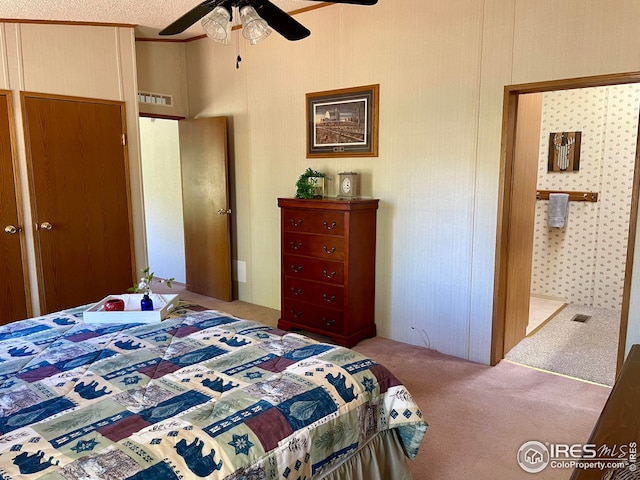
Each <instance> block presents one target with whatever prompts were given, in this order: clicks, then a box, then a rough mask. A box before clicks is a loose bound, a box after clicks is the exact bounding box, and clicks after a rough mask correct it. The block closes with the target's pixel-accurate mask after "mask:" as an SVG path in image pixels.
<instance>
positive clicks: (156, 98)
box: [138, 92, 173, 107]
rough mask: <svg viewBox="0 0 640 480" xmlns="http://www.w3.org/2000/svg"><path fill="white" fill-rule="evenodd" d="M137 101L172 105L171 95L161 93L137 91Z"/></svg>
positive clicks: (148, 103) (165, 105)
mask: <svg viewBox="0 0 640 480" xmlns="http://www.w3.org/2000/svg"><path fill="white" fill-rule="evenodd" d="M138 102H139V103H144V104H145V105H161V106H163V107H171V106H173V97H172V96H171V95H163V94H162V93H149V92H138Z"/></svg>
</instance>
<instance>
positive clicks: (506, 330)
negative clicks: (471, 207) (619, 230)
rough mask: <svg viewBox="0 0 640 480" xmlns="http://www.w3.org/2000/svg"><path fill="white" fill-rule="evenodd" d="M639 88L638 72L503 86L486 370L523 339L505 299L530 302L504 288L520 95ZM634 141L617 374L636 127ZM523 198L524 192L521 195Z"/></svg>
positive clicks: (626, 295) (625, 309) (628, 269)
mask: <svg viewBox="0 0 640 480" xmlns="http://www.w3.org/2000/svg"><path fill="white" fill-rule="evenodd" d="M628 83H640V72H631V73H620V74H611V75H599V76H593V77H578V78H572V79H565V80H553V81H548V82H537V83H528V84H519V85H508V86H506V87H505V88H504V102H503V113H502V143H501V152H500V183H499V191H498V222H497V233H496V261H495V276H494V297H493V321H492V338H491V365H496V364H497V363H498V362H499V361H500V360H502V359H503V358H504V355H505V353H506V351H507V350H506V345H505V339H510V340H508V341H509V344H510V343H512V342H513V341H514V339H516V338H518V337H520V336H522V338H524V336H523V335H522V333H523V332H521V331H520V328H519V323H518V321H517V320H516V321H512V320H511V317H510V315H511V314H512V312H511V309H510V307H508V302H507V299H508V298H514V297H520V298H525V299H526V301H527V302H528V301H529V292H513V291H510V289H511V288H512V287H511V285H510V282H509V270H510V266H511V262H512V261H513V258H515V257H516V254H515V253H514V252H515V245H513V242H512V238H513V229H512V228H513V226H512V225H510V219H511V218H512V214H513V211H512V205H513V197H514V195H518V194H519V192H518V190H517V189H516V188H514V179H515V174H516V169H515V168H514V167H515V145H516V131H517V115H518V101H519V96H520V95H521V94H527V93H540V92H549V91H554V90H571V89H576V88H590V87H603V86H610V85H623V84H628ZM638 123H639V132H638V140H637V143H636V154H635V167H634V178H633V190H632V195H631V214H630V222H629V240H628V246H627V258H626V266H625V277H624V287H623V294H622V312H621V318H620V335H619V341H618V361H617V372H619V371H620V368H621V367H622V363H623V362H624V353H625V347H626V340H627V325H628V322H629V300H630V295H631V278H632V270H633V257H634V245H635V238H636V227H637V217H638V198H639V194H640V185H639V183H640V121H639V122H638ZM524 193H525V194H526V192H524Z"/></svg>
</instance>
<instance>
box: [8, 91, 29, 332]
mask: <svg viewBox="0 0 640 480" xmlns="http://www.w3.org/2000/svg"><path fill="white" fill-rule="evenodd" d="M11 112H12V109H11V93H10V92H5V91H2V92H0V229H1V230H0V305H1V307H0V324H1V325H4V324H5V323H8V322H12V321H14V320H20V319H23V318H27V317H29V316H30V311H31V309H30V307H29V306H28V303H27V297H28V296H27V282H26V279H25V272H26V269H25V267H26V262H24V256H23V252H24V250H23V242H24V231H23V229H22V221H21V220H20V212H19V209H18V197H17V191H16V190H17V189H16V180H15V179H16V178H17V176H16V175H15V172H14V168H13V161H14V155H13V152H14V143H13V136H12V133H11V132H12V129H11V123H10V122H11V120H10V118H11V117H12V113H11Z"/></svg>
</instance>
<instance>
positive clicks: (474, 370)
mask: <svg viewBox="0 0 640 480" xmlns="http://www.w3.org/2000/svg"><path fill="white" fill-rule="evenodd" d="M174 293H179V294H180V298H181V299H183V300H187V301H193V302H195V303H199V304H200V305H203V306H205V307H207V308H215V309H218V310H222V311H226V312H229V313H231V314H234V315H238V316H243V317H244V318H250V319H255V320H259V321H262V322H263V323H266V324H269V325H275V324H276V323H277V318H278V316H279V312H278V311H277V310H274V309H269V308H265V307H260V306H257V305H252V304H248V303H245V302H238V301H235V302H230V303H227V302H221V301H218V300H215V299H210V298H208V297H203V296H200V295H196V294H192V293H190V292H186V291H182V290H181V291H177V292H176V291H175V290H174ZM354 350H356V351H358V352H360V353H362V354H364V355H367V356H369V357H371V358H372V359H374V360H375V361H377V362H378V363H380V364H382V365H385V366H386V367H387V368H388V369H389V370H391V371H392V372H393V373H394V374H395V375H396V376H397V377H398V378H399V379H400V380H401V381H402V382H403V383H404V385H405V386H406V387H407V388H408V389H409V391H410V392H411V394H412V395H413V397H414V399H415V400H416V402H417V403H418V405H419V406H420V408H421V410H422V411H423V414H424V417H425V420H426V421H427V422H428V423H429V429H428V430H427V434H426V436H425V439H424V442H423V444H422V446H421V448H420V451H419V453H418V456H417V458H416V460H415V461H414V462H412V464H411V471H412V474H413V478H414V480H461V479H474V480H518V479H529V478H532V475H531V474H527V473H525V472H524V471H522V470H521V469H520V467H519V466H518V464H517V462H516V455H517V451H518V449H519V448H520V446H521V445H522V444H523V443H525V442H527V441H530V440H538V441H540V442H543V443H544V442H547V441H548V442H566V443H572V444H573V443H579V442H585V441H586V440H587V439H588V438H589V435H590V433H591V430H592V428H593V426H594V425H595V423H596V421H597V419H598V417H599V415H600V412H601V410H602V407H603V406H604V404H605V402H606V399H607V397H608V395H609V393H610V389H609V388H607V387H603V386H600V385H594V384H590V383H586V382H581V381H577V380H574V379H570V378H566V377H561V376H558V375H553V374H550V373H546V372H541V371H538V370H534V369H531V368H528V367H524V366H520V365H515V364H512V363H509V362H504V361H503V362H501V363H500V364H498V365H497V366H495V367H489V366H486V365H480V364H477V363H472V362H468V361H465V360H462V359H459V358H455V357H450V356H447V355H443V354H441V353H438V352H435V351H433V350H427V349H426V348H423V347H416V346H411V345H407V344H404V343H400V342H396V341H393V340H388V339H384V338H380V337H376V338H371V339H367V340H364V341H363V342H360V343H359V344H358V345H357V346H356V347H355V348H354ZM570 475H571V471H570V470H567V469H551V468H547V469H546V470H544V471H543V472H540V473H538V474H536V475H535V478H536V480H550V479H557V480H560V479H562V480H566V479H567V478H569V477H570ZM390 480H391V479H390Z"/></svg>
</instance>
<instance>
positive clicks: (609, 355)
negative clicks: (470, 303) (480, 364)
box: [492, 74, 640, 384]
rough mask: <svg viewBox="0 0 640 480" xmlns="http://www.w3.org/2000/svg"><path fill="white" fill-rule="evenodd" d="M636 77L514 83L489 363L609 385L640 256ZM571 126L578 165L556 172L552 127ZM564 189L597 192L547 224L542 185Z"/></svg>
mask: <svg viewBox="0 0 640 480" xmlns="http://www.w3.org/2000/svg"><path fill="white" fill-rule="evenodd" d="M639 80H640V78H638V75H637V74H628V75H618V76H603V77H593V78H583V79H575V80H567V81H557V82H546V83H541V84H535V85H526V86H515V87H513V89H512V91H508V92H507V94H506V98H505V130H504V132H505V134H504V140H505V141H504V142H503V147H504V148H503V165H504V167H505V169H504V175H503V178H502V179H501V183H502V184H501V189H502V191H501V198H503V199H504V201H505V203H504V204H503V205H502V206H501V215H500V219H499V223H501V224H500V226H499V230H498V233H499V235H498V237H499V241H498V249H497V255H498V257H497V270H496V303H495V309H494V313H495V315H494V350H493V352H492V354H494V355H493V357H492V360H493V361H494V362H497V361H499V360H500V358H503V357H504V358H507V359H511V360H513V361H518V362H519V363H525V364H529V365H532V366H535V367H538V368H543V369H548V370H551V371H556V372H558V373H564V374H567V375H571V376H575V377H578V378H585V379H587V380H591V381H596V382H598V383H605V384H612V383H613V380H614V379H615V372H616V367H617V365H619V364H621V361H622V359H623V358H624V351H625V342H626V329H627V320H628V306H629V295H630V279H631V265H632V263H633V244H634V239H635V226H636V220H635V219H636V216H637V185H636V183H637V182H634V171H635V168H636V165H635V164H636V157H637V155H636V152H637V137H638V135H637V134H638V110H639V105H640V86H639V85H637V82H638V81H639ZM634 83H635V85H634ZM508 89H509V87H508ZM532 111H533V112H534V113H535V114H534V115H533V116H531V115H530V113H531V112H532ZM536 115H537V116H536ZM576 131H578V132H582V135H583V137H582V139H583V142H582V145H581V149H580V159H581V160H580V167H579V169H577V170H576V171H572V172H557V171H556V172H552V171H549V167H548V164H549V162H548V158H549V152H550V149H549V145H550V142H551V141H552V138H553V137H552V134H553V133H558V132H576ZM523 132H524V133H523ZM523 138H524V139H523ZM569 191H570V192H575V191H582V192H586V193H589V192H595V193H598V194H599V197H598V198H597V201H571V202H569V214H568V220H567V224H566V226H564V227H563V228H557V229H556V228H550V227H549V224H548V217H547V212H548V200H547V199H540V195H536V193H541V192H542V193H548V192H569ZM536 197H538V199H537V198H536ZM543 198H544V197H543ZM529 293H531V294H533V295H532V296H530V295H529ZM556 301H557V302H558V303H557V304H554V303H553V302H556ZM538 304H542V307H541V308H545V309H547V312H546V313H544V314H543V315H541V316H540V317H541V319H539V322H540V324H539V325H537V326H535V325H531V324H530V322H529V317H530V314H531V317H532V318H533V317H535V316H536V314H537V313H539V309H538V308H537V305H538ZM580 320H582V321H580ZM534 339H535V341H534ZM500 341H502V345H499V343H500ZM500 347H501V348H500ZM501 349H502V351H500V350H501ZM601 366H606V368H605V369H600V368H599V367H601ZM594 367H598V368H594ZM598 370H601V371H598ZM603 372H604V373H603Z"/></svg>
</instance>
